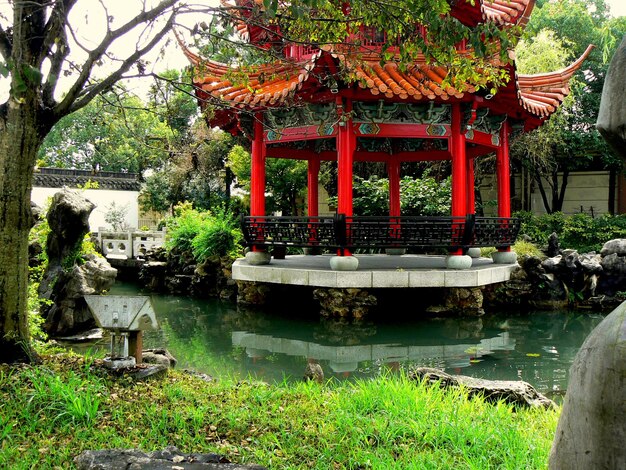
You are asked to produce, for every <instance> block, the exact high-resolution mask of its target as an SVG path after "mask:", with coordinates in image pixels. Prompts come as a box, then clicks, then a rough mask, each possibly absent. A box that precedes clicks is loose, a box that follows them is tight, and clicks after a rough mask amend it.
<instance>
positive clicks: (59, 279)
mask: <svg viewBox="0 0 626 470" xmlns="http://www.w3.org/2000/svg"><path fill="white" fill-rule="evenodd" d="M94 207H95V206H94V204H93V203H92V202H91V201H89V200H87V199H85V197H84V196H83V195H82V193H80V192H79V191H74V190H71V189H68V188H63V189H62V190H61V191H59V192H57V193H56V194H55V195H54V197H53V198H52V203H51V205H50V209H49V210H48V215H47V220H48V224H49V225H50V233H49V235H48V239H47V240H46V252H47V255H48V267H47V269H46V271H45V273H44V274H43V278H42V281H41V283H40V285H39V292H38V293H39V297H40V298H42V299H44V300H49V301H51V302H49V303H44V305H43V306H42V311H41V314H42V316H44V317H45V319H46V321H45V323H44V328H45V330H46V331H47V332H48V334H50V335H51V336H53V337H54V336H68V335H72V334H75V333H78V332H81V331H84V330H87V329H90V328H93V327H94V326H95V321H94V319H93V317H92V315H91V312H90V311H89V309H88V308H87V304H86V303H85V301H84V299H83V296H84V295H87V294H100V293H102V292H104V291H105V290H107V289H109V288H110V287H111V286H112V285H113V283H114V282H115V278H116V277H117V270H116V269H114V268H112V267H111V265H110V264H109V263H108V261H107V260H106V259H104V258H102V257H99V256H97V255H95V254H90V255H87V256H84V257H82V258H78V257H77V253H79V252H80V247H81V245H82V242H83V239H84V238H85V235H87V234H88V233H89V215H90V214H91V212H92V211H93V209H94Z"/></svg>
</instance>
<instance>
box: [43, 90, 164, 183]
mask: <svg viewBox="0 0 626 470" xmlns="http://www.w3.org/2000/svg"><path fill="white" fill-rule="evenodd" d="M172 139H173V131H172V130H171V128H170V127H169V126H168V125H167V124H166V123H164V122H162V121H161V120H160V119H159V116H158V115H157V114H156V113H154V112H152V111H151V110H148V109H146V105H145V104H144V103H143V102H142V101H141V100H140V99H139V98H137V97H134V96H130V95H128V94H126V93H124V94H122V95H121V96H118V95H116V94H113V93H109V94H107V95H102V96H99V97H97V98H96V99H95V100H94V101H92V102H91V103H90V104H88V105H87V106H85V107H84V108H83V109H81V110H79V111H77V112H75V113H73V114H70V115H68V116H66V117H64V118H63V119H61V120H60V121H59V122H58V123H57V124H56V125H55V126H54V127H53V128H52V129H51V131H50V132H49V133H48V135H47V136H46V138H45V139H44V141H43V143H42V145H41V147H40V148H39V152H38V164H39V166H51V167H57V168H76V169H83V170H94V171H125V172H130V173H142V172H143V171H144V170H146V169H148V168H158V167H160V166H161V165H163V163H164V162H165V160H166V159H167V157H168V155H169V143H170V141H171V140H172Z"/></svg>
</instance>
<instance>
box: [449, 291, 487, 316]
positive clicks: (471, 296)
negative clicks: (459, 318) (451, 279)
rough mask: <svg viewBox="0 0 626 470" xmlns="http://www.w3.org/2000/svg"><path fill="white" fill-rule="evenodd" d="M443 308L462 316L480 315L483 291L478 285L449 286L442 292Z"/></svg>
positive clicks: (481, 312) (481, 313) (482, 312)
mask: <svg viewBox="0 0 626 470" xmlns="http://www.w3.org/2000/svg"><path fill="white" fill-rule="evenodd" d="M444 307H445V310H447V311H448V312H451V313H455V314H459V315H463V316H472V317H474V316H476V317H477V316H481V315H483V314H484V313H485V311H484V310H483V292H482V289H481V288H480V287H449V288H447V289H446V290H445V292H444Z"/></svg>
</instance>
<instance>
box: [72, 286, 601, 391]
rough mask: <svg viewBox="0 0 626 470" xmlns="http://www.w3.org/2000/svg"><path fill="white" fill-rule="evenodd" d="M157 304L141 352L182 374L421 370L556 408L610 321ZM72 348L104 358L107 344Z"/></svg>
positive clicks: (123, 290) (572, 314)
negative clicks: (597, 331) (169, 360)
mask: <svg viewBox="0 0 626 470" xmlns="http://www.w3.org/2000/svg"><path fill="white" fill-rule="evenodd" d="M110 293H111V294H114V295H125V294H127V295H136V294H137V293H139V290H138V289H137V288H136V287H135V286H134V285H132V284H128V283H119V282H118V283H116V284H115V286H114V287H113V288H112V289H111V291H110ZM144 295H147V294H144ZM151 297H152V304H153V306H154V309H155V312H156V315H157V320H158V322H159V326H160V328H159V330H158V331H154V332H146V333H145V334H144V348H156V347H164V348H166V349H168V350H169V351H170V352H171V353H172V354H173V355H174V357H176V359H177V360H178V364H177V368H179V369H193V370H195V371H197V372H202V373H206V374H209V375H211V376H214V377H217V378H219V377H226V376H228V377H233V378H241V379H244V378H250V377H251V378H255V379H258V380H263V381H266V382H277V381H283V380H302V377H303V373H304V370H305V367H306V364H307V361H315V362H318V363H319V364H320V365H321V367H322V369H323V370H324V374H325V377H326V378H334V379H337V380H353V379H356V378H367V377H373V376H376V375H378V374H381V373H386V372H391V373H395V372H396V371H399V370H401V369H406V368H408V367H410V366H412V365H422V366H429V367H438V368H442V369H444V370H446V371H447V372H449V373H454V374H463V375H469V376H473V377H480V378H486V379H500V380H525V381H527V382H529V383H531V384H532V385H533V386H535V387H536V388H537V389H538V390H539V391H540V392H542V393H544V394H546V395H548V396H550V397H551V398H553V399H557V400H558V399H559V397H560V396H562V395H563V394H564V392H565V390H566V388H567V380H568V370H569V367H570V365H571V363H572V361H573V359H574V356H575V355H576V353H577V351H578V349H579V348H580V346H581V344H582V343H583V341H584V340H585V338H586V337H587V336H588V334H589V333H590V332H591V330H593V328H594V327H595V326H596V325H597V324H598V323H599V322H600V321H601V320H602V319H603V318H604V315H602V314H598V313H589V312H586V311H585V312H582V311H580V312H576V311H568V312H552V311H551V312H541V311H534V312H524V313H522V312H515V311H507V312H498V313H490V314H488V315H485V316H483V317H481V318H445V319H433V318H425V315H426V314H421V315H420V314H416V312H415V311H412V312H411V315H410V316H407V315H402V314H401V312H399V313H398V314H397V315H394V316H391V315H386V317H385V318H370V319H368V320H367V321H364V322H362V323H360V324H350V323H347V322H341V321H333V320H329V319H323V318H320V317H319V316H318V315H310V314H308V313H307V309H305V308H299V307H297V306H293V307H292V308H284V309H282V311H268V310H263V309H258V308H257V309H252V308H242V307H238V306H237V305H236V304H234V303H230V302H224V301H220V300H217V299H192V298H188V297H181V296H166V295H154V294H151ZM419 317H421V318H419ZM69 347H71V348H73V349H75V350H83V351H84V350H85V348H87V347H89V348H94V347H95V348H98V349H102V350H107V351H108V343H107V341H106V340H101V341H99V342H98V343H96V344H95V346H94V345H93V344H91V345H89V346H87V345H78V344H77V345H70V346H69Z"/></svg>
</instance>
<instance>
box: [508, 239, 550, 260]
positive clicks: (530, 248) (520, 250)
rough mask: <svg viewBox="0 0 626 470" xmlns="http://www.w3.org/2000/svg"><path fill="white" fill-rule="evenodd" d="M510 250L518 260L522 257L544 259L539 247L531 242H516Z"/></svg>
mask: <svg viewBox="0 0 626 470" xmlns="http://www.w3.org/2000/svg"><path fill="white" fill-rule="evenodd" d="M512 248H513V251H514V252H515V254H516V255H517V257H518V258H521V257H522V256H524V255H527V256H537V257H539V258H545V257H546V256H545V255H544V254H543V252H542V251H541V250H540V249H539V247H538V246H537V245H535V244H534V243H532V242H527V241H524V240H517V241H516V242H515V244H514V245H513V247H512Z"/></svg>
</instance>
